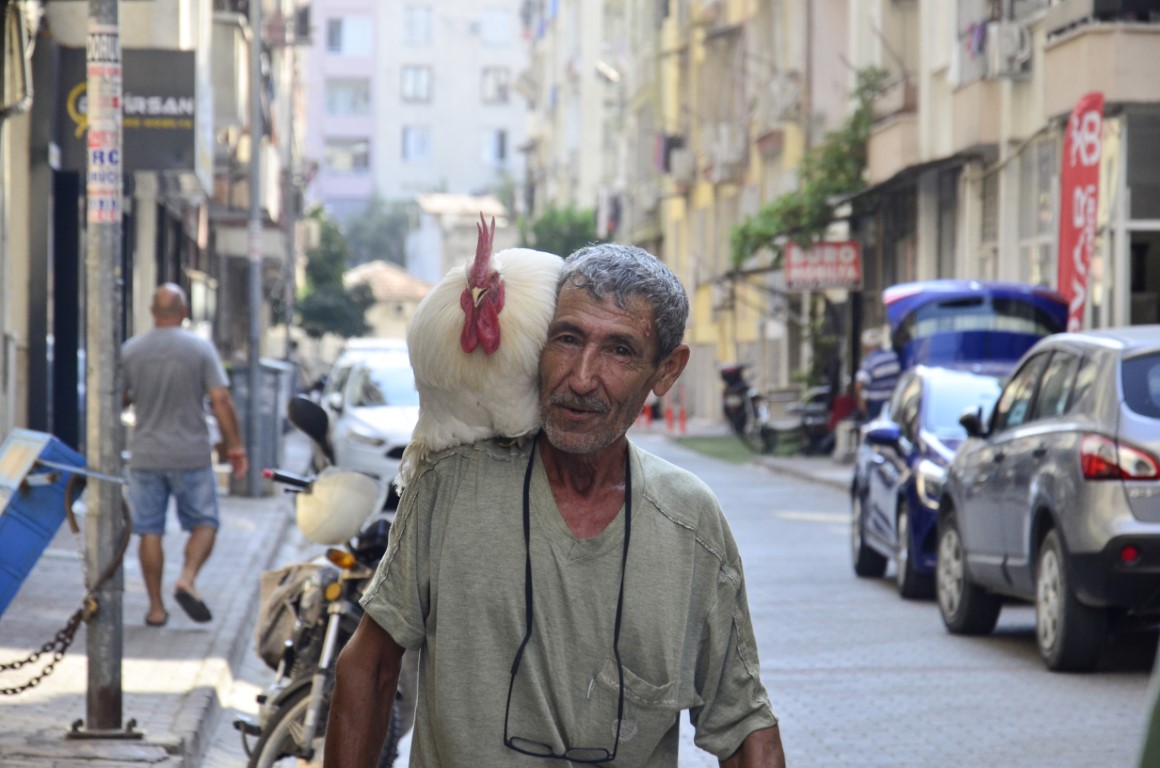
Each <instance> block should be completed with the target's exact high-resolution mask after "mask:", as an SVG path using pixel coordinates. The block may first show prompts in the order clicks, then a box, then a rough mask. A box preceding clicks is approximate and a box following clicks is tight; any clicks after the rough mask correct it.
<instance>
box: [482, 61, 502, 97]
mask: <svg viewBox="0 0 1160 768" xmlns="http://www.w3.org/2000/svg"><path fill="white" fill-rule="evenodd" d="M508 76H509V75H508V70H507V68H506V67H484V68H483V80H482V82H481V84H480V98H481V99H482V100H483V103H484V104H507V103H508Z"/></svg>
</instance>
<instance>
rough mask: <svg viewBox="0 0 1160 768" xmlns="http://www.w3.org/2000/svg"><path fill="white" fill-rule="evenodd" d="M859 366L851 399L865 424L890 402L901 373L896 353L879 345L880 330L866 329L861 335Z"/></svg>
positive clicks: (880, 342) (880, 338)
mask: <svg viewBox="0 0 1160 768" xmlns="http://www.w3.org/2000/svg"><path fill="white" fill-rule="evenodd" d="M862 354H863V355H865V357H863V358H862V365H861V366H860V367H859V368H858V373H857V374H856V375H855V377H854V397H855V399H856V400H857V401H858V411H859V413H861V414H862V418H863V419H864V420H866V421H869V420H870V419H875V418H877V417H878V414H879V413H881V412H882V406H884V405H885V404H886V401H887V400H889V399H890V394H891V393H892V392H893V391H894V385H895V384H897V383H898V375H899V374H900V373H901V372H902V368H901V365H900V364H899V361H898V354H897V353H896V352H895V351H894V350H893V349H891V348H890V347H883V346H882V331H881V330H879V329H878V328H867V329H866V330H865V331H863V332H862Z"/></svg>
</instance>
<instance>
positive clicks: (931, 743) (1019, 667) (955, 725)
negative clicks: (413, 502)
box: [204, 433, 1155, 768]
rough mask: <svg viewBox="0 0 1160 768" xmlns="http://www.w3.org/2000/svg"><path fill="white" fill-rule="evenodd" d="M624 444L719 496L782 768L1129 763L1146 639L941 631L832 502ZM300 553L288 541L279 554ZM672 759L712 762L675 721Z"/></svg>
mask: <svg viewBox="0 0 1160 768" xmlns="http://www.w3.org/2000/svg"><path fill="white" fill-rule="evenodd" d="M633 438H634V439H635V440H637V441H638V442H639V443H640V444H641V445H642V446H644V447H645V448H647V449H648V450H651V451H653V452H655V453H658V454H660V455H662V456H664V457H665V458H668V459H669V460H671V461H673V462H675V463H677V464H680V465H683V466H685V467H688V468H690V469H693V470H694V471H696V472H697V473H698V474H699V475H700V476H701V477H702V478H703V479H704V480H705V481H706V482H707V483H708V484H709V485H710V486H711V487H712V488H713V489H714V490H715V491H716V492H717V494H718V495H719V497H720V498H721V501H722V503H723V505H724V507H725V509H726V511H727V513H728V515H729V520H730V524H731V527H732V530H733V533H734V536H735V537H736V539H737V541H738V544H739V546H740V548H741V552H742V555H743V558H744V562H745V567H746V582H747V588H748V593H749V601H750V607H751V610H752V613H753V617H754V623H755V627H756V632H757V636H758V641H759V644H760V646H761V654H762V676H763V678H764V680H765V682H766V686H767V688H768V689H769V691H770V695H771V697H772V699H773V702H774V707H775V709H776V711H777V714H778V716H779V717H780V718H781V723H782V738H783V741H784V744H785V748H786V754H787V759H788V762H789V764H790V765H791V766H794V768H815V767H816V768H822V767H823V766H825V767H826V768H832V767H833V766H859V767H861V766H882V767H883V768H885V767H886V766H890V767H891V768H896V767H898V766H916V767H917V766H942V765H945V766H992V765H996V766H997V765H1018V766H1020V768H1039V767H1042V768H1059V767H1060V766H1076V767H1077V768H1079V767H1080V766H1083V767H1084V768H1087V767H1088V766H1093V765H1101V766H1105V765H1106V766H1128V765H1132V763H1133V761H1134V759H1135V753H1136V750H1137V747H1138V745H1139V741H1140V736H1141V727H1142V723H1143V718H1144V706H1145V692H1146V688H1147V685H1148V675H1149V669H1150V666H1151V661H1152V655H1153V652H1154V650H1155V644H1154V642H1155V641H1154V639H1151V638H1148V637H1137V638H1129V639H1125V640H1122V641H1119V642H1117V643H1115V644H1113V645H1112V646H1111V647H1110V648H1109V649H1108V652H1107V653H1106V654H1105V658H1104V660H1103V662H1102V664H1101V666H1100V669H1099V670H1098V671H1097V672H1096V673H1094V674H1091V675H1063V674H1052V673H1049V672H1047V671H1046V670H1045V669H1044V667H1043V665H1042V663H1041V662H1040V660H1039V657H1038V655H1037V652H1036V648H1035V638H1034V634H1033V629H1034V614H1033V612H1032V610H1031V609H1030V608H1029V607H1027V606H1017V605H1012V606H1009V607H1007V608H1005V609H1004V612H1003V616H1002V618H1001V620H1000V625H999V628H998V629H997V631H996V632H995V634H994V635H993V636H991V637H985V638H956V637H951V636H950V635H948V634H947V633H946V631H945V630H944V628H943V626H942V622H941V620H940V618H939V615H938V609H937V608H936V606H935V605H934V604H933V603H931V602H911V601H904V600H901V599H900V598H899V597H898V595H897V592H896V591H895V588H894V583H893V581H892V580H890V579H889V578H888V579H885V580H860V579H857V578H856V577H855V576H854V574H853V572H852V570H851V567H850V563H849V555H848V551H847V547H848V529H847V525H846V517H847V513H848V505H847V500H846V497H845V494H843V493H842V492H840V491H838V490H836V489H833V488H830V487H827V486H823V485H820V484H817V483H811V482H806V481H801V480H796V479H790V478H787V477H785V476H782V475H778V474H775V473H773V472H770V471H767V470H764V469H762V468H760V467H757V466H753V465H746V466H738V465H732V464H727V463H724V462H720V461H717V460H713V459H708V458H705V457H704V456H702V455H700V454H697V453H693V452H691V451H688V450H685V449H683V448H680V447H679V446H676V445H675V444H673V443H671V442H669V441H668V440H667V439H666V438H664V437H663V436H660V435H655V434H648V433H634V435H633ZM308 552H309V546H307V547H305V548H301V547H299V546H296V545H295V544H294V543H293V539H292V543H291V544H290V545H288V546H287V547H286V548H285V549H284V550H283V553H282V556H283V557H286V558H293V557H302V556H303V554H304V553H308ZM888 576H889V574H888ZM269 675H270V672H269V670H267V669H266V668H265V667H264V666H263V665H262V663H261V662H260V661H259V660H258V659H257V657H256V656H253V655H252V654H251V656H250V657H248V658H247V661H246V663H245V664H243V665H242V667H241V669H239V670H237V672H236V683H235V685H234V690H233V694H232V695H231V696H230V697H229V698H228V699H226V700H225V701H224V702H223V707H224V708H225V712H224V714H223V717H222V722H221V724H220V726H219V728H218V729H217V732H216V735H215V737H214V743H213V746H212V749H211V751H210V753H209V756H208V757H207V759H206V761H205V763H204V765H205V766H206V767H207V768H232V767H233V766H240V765H244V763H245V757H244V753H243V752H242V750H241V746H240V742H239V738H238V734H237V732H235V731H234V730H233V729H232V728H231V727H230V725H229V721H230V720H232V718H233V713H234V711H235V710H236V711H240V712H245V713H253V712H254V711H256V704H255V702H254V696H255V695H256V694H257V693H258V692H259V690H260V688H261V686H262V685H264V684H265V683H266V682H267V680H268V677H269ZM404 746H406V743H405V744H404ZM680 764H681V768H702V767H705V768H707V767H708V766H715V765H716V761H715V760H714V759H712V758H711V757H710V756H708V755H706V754H705V753H702V752H699V751H698V750H697V749H696V748H695V747H694V746H693V742H692V732H691V729H690V728H688V726H687V723H686V724H685V725H683V732H682V757H681V763H680ZM398 765H406V756H405V754H404V756H403V757H401V758H400V760H399V761H398Z"/></svg>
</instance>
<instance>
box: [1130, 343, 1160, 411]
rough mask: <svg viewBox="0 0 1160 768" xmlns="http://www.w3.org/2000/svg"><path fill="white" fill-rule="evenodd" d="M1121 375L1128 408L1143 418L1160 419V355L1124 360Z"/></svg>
mask: <svg viewBox="0 0 1160 768" xmlns="http://www.w3.org/2000/svg"><path fill="white" fill-rule="evenodd" d="M1121 375H1122V377H1123V381H1124V402H1125V403H1127V404H1128V407H1129V408H1131V409H1132V410H1133V411H1134V412H1135V413H1138V414H1140V415H1141V416H1150V417H1152V418H1153V419H1160V354H1149V355H1141V356H1139V357H1130V358H1128V359H1126V360H1124V362H1123V370H1122V371H1121Z"/></svg>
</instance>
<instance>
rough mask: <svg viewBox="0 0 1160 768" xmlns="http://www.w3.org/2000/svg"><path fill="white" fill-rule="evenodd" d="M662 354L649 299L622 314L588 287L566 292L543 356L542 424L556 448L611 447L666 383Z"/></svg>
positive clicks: (576, 450) (632, 303)
mask: <svg viewBox="0 0 1160 768" xmlns="http://www.w3.org/2000/svg"><path fill="white" fill-rule="evenodd" d="M656 353H657V341H656V336H655V333H654V332H653V312H652V309H651V308H650V307H649V305H648V303H647V302H646V301H645V300H644V299H640V298H636V299H633V300H631V301H630V302H629V303H628V308H627V309H621V308H620V307H618V306H617V305H616V302H615V301H613V300H611V299H608V300H606V301H603V302H598V301H596V300H595V299H593V298H592V296H591V295H589V293H588V291H587V290H585V289H583V288H575V287H573V286H565V287H564V288H563V289H561V291H560V296H559V299H558V301H557V303H556V316H555V318H554V319H553V320H552V324H551V325H550V326H549V327H548V343H547V345H546V346H545V347H544V352H543V354H542V355H541V357H540V419H541V421H542V422H543V426H544V433H545V434H546V435H547V437H548V440H549V442H550V443H551V444H552V445H553V446H554V447H555V448H557V449H559V450H561V451H564V452H566V453H577V454H590V453H595V452H597V451H600V450H602V449H604V448H607V447H608V446H610V445H612V444H613V443H614V442H615V441H616V440H617V439H619V438H620V437H621V436H622V435H624V433H625V432H627V431H628V428H629V427H630V426H632V423H633V422H634V421H635V420H636V417H637V415H638V414H639V413H640V409H641V406H642V405H644V401H645V399H646V398H647V397H648V394H649V392H650V391H652V389H653V387H654V386H656V384H657V382H658V381H665V380H667V379H666V377H667V375H668V373H669V367H668V366H666V362H665V361H662V362H661V364H660V365H659V366H658V365H657V364H656V362H655V359H656ZM679 373H680V369H679V368H678V369H677V370H676V374H679ZM672 378H673V379H675V378H676V375H673V376H672ZM668 384H671V381H669V382H668ZM668 384H666V385H665V389H667V386H668Z"/></svg>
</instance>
